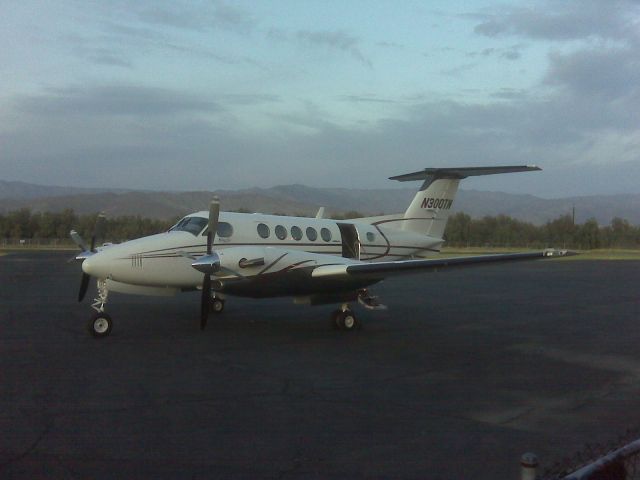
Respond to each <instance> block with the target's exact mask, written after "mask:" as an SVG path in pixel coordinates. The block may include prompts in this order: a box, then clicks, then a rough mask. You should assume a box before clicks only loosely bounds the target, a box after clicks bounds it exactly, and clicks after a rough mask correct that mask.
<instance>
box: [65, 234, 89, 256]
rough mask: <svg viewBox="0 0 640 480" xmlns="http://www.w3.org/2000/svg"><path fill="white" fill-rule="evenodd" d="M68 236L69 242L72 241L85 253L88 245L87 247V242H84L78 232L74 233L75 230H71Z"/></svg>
mask: <svg viewBox="0 0 640 480" xmlns="http://www.w3.org/2000/svg"><path fill="white" fill-rule="evenodd" d="M69 235H70V236H71V240H73V243H75V244H76V245H77V246H78V247H79V248H80V250H81V251H83V252H86V251H87V250H89V245H87V242H85V241H84V239H83V238H82V237H81V236H80V234H79V233H78V232H76V231H75V230H71V231H70V232H69Z"/></svg>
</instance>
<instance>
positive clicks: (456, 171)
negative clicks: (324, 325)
mask: <svg viewBox="0 0 640 480" xmlns="http://www.w3.org/2000/svg"><path fill="white" fill-rule="evenodd" d="M536 170H541V169H540V168H539V167H537V166H529V165H517V166H499V167H496V166H494V167H461V168H425V169H424V170H420V171H417V172H412V173H408V174H405V175H398V176H394V177H390V179H391V180H398V181H400V182H407V181H422V186H421V187H420V189H419V190H418V192H417V193H416V195H415V197H414V198H413V200H412V201H411V203H410V204H409V206H408V208H407V210H406V211H405V212H404V213H400V214H394V215H383V216H376V217H365V218H356V219H350V220H332V219H327V218H323V217H324V215H323V213H324V209H323V208H321V210H320V211H319V212H318V215H316V217H315V218H307V217H293V216H280V215H266V214H261V213H252V214H247V213H234V212H221V211H220V202H219V200H218V199H217V198H214V200H213V201H212V202H211V204H210V206H209V211H208V212H207V211H200V212H195V213H192V214H190V215H187V216H185V217H184V218H182V219H181V220H179V221H178V222H177V223H176V224H175V225H174V226H173V227H171V228H170V229H169V230H168V231H166V232H163V233H159V234H156V235H151V236H147V237H142V238H138V239H135V240H130V241H126V242H123V243H120V244H111V245H106V246H103V247H101V248H96V245H95V242H96V237H97V236H98V235H97V233H98V230H99V225H96V229H95V231H94V234H93V236H92V238H91V244H90V245H87V244H86V243H85V242H84V240H83V239H82V237H80V235H79V234H78V233H77V232H75V231H74V230H72V231H71V232H70V234H71V237H72V239H73V240H74V242H75V243H76V244H77V245H78V246H79V247H80V248H81V250H82V253H80V254H79V255H77V256H76V257H75V259H76V260H78V261H81V262H82V271H83V273H82V280H81V284H80V289H79V293H78V301H80V302H81V301H82V300H83V298H84V297H85V294H86V292H87V288H88V285H89V281H90V278H91V277H94V278H96V279H97V296H96V298H95V299H94V302H93V304H92V307H93V309H94V310H95V313H94V314H93V315H92V316H91V318H90V319H89V323H88V330H89V332H90V333H91V334H92V335H93V336H95V337H98V338H101V337H106V336H108V335H109V334H110V333H111V331H112V328H113V320H112V318H111V316H110V315H109V314H108V313H106V311H105V305H106V304H107V299H108V295H109V292H119V293H127V294H138V295H152V296H153V295H160V296H171V295H175V294H176V293H178V292H184V291H194V290H200V291H201V296H200V328H201V329H202V330H204V329H205V327H206V324H207V319H208V317H209V315H210V313H215V314H220V313H221V312H223V310H224V308H225V301H226V299H227V297H228V296H240V297H253V298H266V297H281V296H287V297H293V298H294V302H295V303H302V304H308V305H323V304H338V305H340V308H338V309H336V310H335V311H334V312H333V313H332V314H331V324H332V325H333V327H334V328H336V329H339V330H343V331H353V330H357V329H359V328H360V327H361V322H360V320H359V319H358V318H357V317H356V315H355V313H354V312H353V309H352V308H351V306H350V303H352V302H356V301H357V302H358V303H360V304H361V305H362V306H364V307H365V308H367V309H372V310H377V309H384V308H386V307H385V306H384V305H382V304H381V303H380V302H379V301H378V299H377V297H375V296H373V295H372V294H371V293H370V291H369V289H368V287H370V286H371V285H373V284H376V283H379V282H380V281H382V280H384V279H385V278H387V277H390V276H396V275H402V274H410V273H415V272H423V271H438V270H444V269H449V268H456V267H467V266H476V265H485V264H493V263H502V262H513V261H520V260H533V259H541V258H548V257H558V256H564V255H569V254H572V252H568V251H566V250H554V249H545V250H543V251H537V252H526V253H509V254H494V255H478V256H467V257H457V258H429V257H433V256H435V255H437V254H439V253H440V250H441V247H442V245H443V243H444V241H445V240H444V238H443V236H444V231H445V226H446V224H447V219H448V217H449V213H450V211H451V207H452V205H453V201H454V198H455V195H456V192H457V189H458V184H459V182H460V180H462V179H464V178H467V177H472V176H480V175H492V174H501V173H512V172H529V171H536ZM103 221H104V217H98V222H97V223H103Z"/></svg>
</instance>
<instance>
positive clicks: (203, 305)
mask: <svg viewBox="0 0 640 480" xmlns="http://www.w3.org/2000/svg"><path fill="white" fill-rule="evenodd" d="M210 305H211V277H210V276H209V275H205V276H204V280H203V281H202V297H201V298H200V330H204V329H205V327H206V326H207V319H208V318H209V307H210Z"/></svg>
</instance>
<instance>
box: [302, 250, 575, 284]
mask: <svg viewBox="0 0 640 480" xmlns="http://www.w3.org/2000/svg"><path fill="white" fill-rule="evenodd" d="M569 255H575V253H574V252H570V251H567V250H553V249H547V250H543V251H538V252H527V253H506V254H499V255H477V256H470V257H453V258H437V259H427V260H400V261H393V262H371V263H367V262H358V263H350V264H345V265H326V266H321V267H318V268H316V269H315V270H314V271H313V273H312V276H313V277H370V278H380V279H382V278H386V277H389V276H392V275H402V274H407V273H414V272H424V271H438V270H445V269H449V268H456V267H470V266H478V265H485V264H490V263H505V262H515V261H521V260H536V259H541V258H549V257H554V258H555V257H563V256H569Z"/></svg>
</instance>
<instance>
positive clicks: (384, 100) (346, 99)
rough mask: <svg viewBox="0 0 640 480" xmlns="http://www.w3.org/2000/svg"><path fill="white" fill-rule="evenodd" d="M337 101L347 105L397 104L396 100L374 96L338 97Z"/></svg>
mask: <svg viewBox="0 0 640 480" xmlns="http://www.w3.org/2000/svg"><path fill="white" fill-rule="evenodd" d="M338 100H341V101H343V102H348V103H398V102H397V101H396V100H393V99H390V98H380V97H378V96H376V95H340V96H339V97H338Z"/></svg>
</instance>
